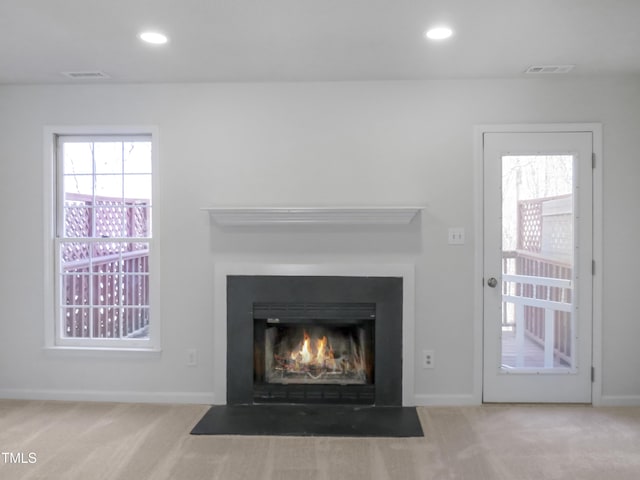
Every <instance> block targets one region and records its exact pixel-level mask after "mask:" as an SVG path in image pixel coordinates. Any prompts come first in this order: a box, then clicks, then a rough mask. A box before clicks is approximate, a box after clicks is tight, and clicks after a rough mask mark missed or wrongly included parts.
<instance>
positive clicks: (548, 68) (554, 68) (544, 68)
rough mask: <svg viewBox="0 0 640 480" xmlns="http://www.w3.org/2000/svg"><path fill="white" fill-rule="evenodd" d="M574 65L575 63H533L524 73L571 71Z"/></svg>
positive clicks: (539, 73) (542, 73)
mask: <svg viewBox="0 0 640 480" xmlns="http://www.w3.org/2000/svg"><path fill="white" fill-rule="evenodd" d="M573 67H575V65H532V66H530V67H529V68H527V69H526V70H525V71H524V73H527V74H531V75H545V74H554V73H555V74H558V73H569V72H570V71H571V70H572V69H573Z"/></svg>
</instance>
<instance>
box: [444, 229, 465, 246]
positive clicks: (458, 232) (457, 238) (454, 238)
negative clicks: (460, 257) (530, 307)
mask: <svg viewBox="0 0 640 480" xmlns="http://www.w3.org/2000/svg"><path fill="white" fill-rule="evenodd" d="M448 241H449V245H464V228H463V227H455V228H450V229H449V236H448Z"/></svg>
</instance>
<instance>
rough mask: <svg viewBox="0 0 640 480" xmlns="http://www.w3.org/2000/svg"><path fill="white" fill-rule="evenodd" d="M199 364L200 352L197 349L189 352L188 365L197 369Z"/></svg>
mask: <svg viewBox="0 0 640 480" xmlns="http://www.w3.org/2000/svg"><path fill="white" fill-rule="evenodd" d="M197 364H198V351H197V350H196V349H195V348H191V349H189V350H187V365H188V366H189V367H195V366H196V365H197Z"/></svg>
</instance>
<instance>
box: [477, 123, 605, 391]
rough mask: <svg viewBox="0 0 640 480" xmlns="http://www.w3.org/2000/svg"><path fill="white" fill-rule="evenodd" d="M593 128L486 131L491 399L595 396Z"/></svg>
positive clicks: (487, 384) (486, 369) (487, 379)
mask: <svg viewBox="0 0 640 480" xmlns="http://www.w3.org/2000/svg"><path fill="white" fill-rule="evenodd" d="M592 136H593V134H592V132H550V133H522V132H517V133H515V132H514V133H484V138H483V140H484V147H483V149H484V150H483V161H484V165H483V168H484V206H483V209H484V212H483V214H484V267H483V268H484V273H483V274H484V279H483V285H484V291H483V300H484V324H483V325H484V327H483V329H484V366H483V401H485V402H577V403H591V364H592V362H591V338H592V296H591V294H592V290H591V287H592V258H593V256H592V223H593V222H592V189H593V186H592V151H593V139H592Z"/></svg>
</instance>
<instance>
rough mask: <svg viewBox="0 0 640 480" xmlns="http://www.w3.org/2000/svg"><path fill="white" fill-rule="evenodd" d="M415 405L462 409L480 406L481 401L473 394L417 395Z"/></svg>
mask: <svg viewBox="0 0 640 480" xmlns="http://www.w3.org/2000/svg"><path fill="white" fill-rule="evenodd" d="M413 397H414V400H415V405H416V406H417V407H434V406H438V407H444V406H447V407H460V406H468V405H480V403H481V402H480V401H479V400H478V399H476V398H475V396H474V395H472V394H458V395H456V394H452V395H446V394H439V395H427V394H415V395H414V396H413Z"/></svg>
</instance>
